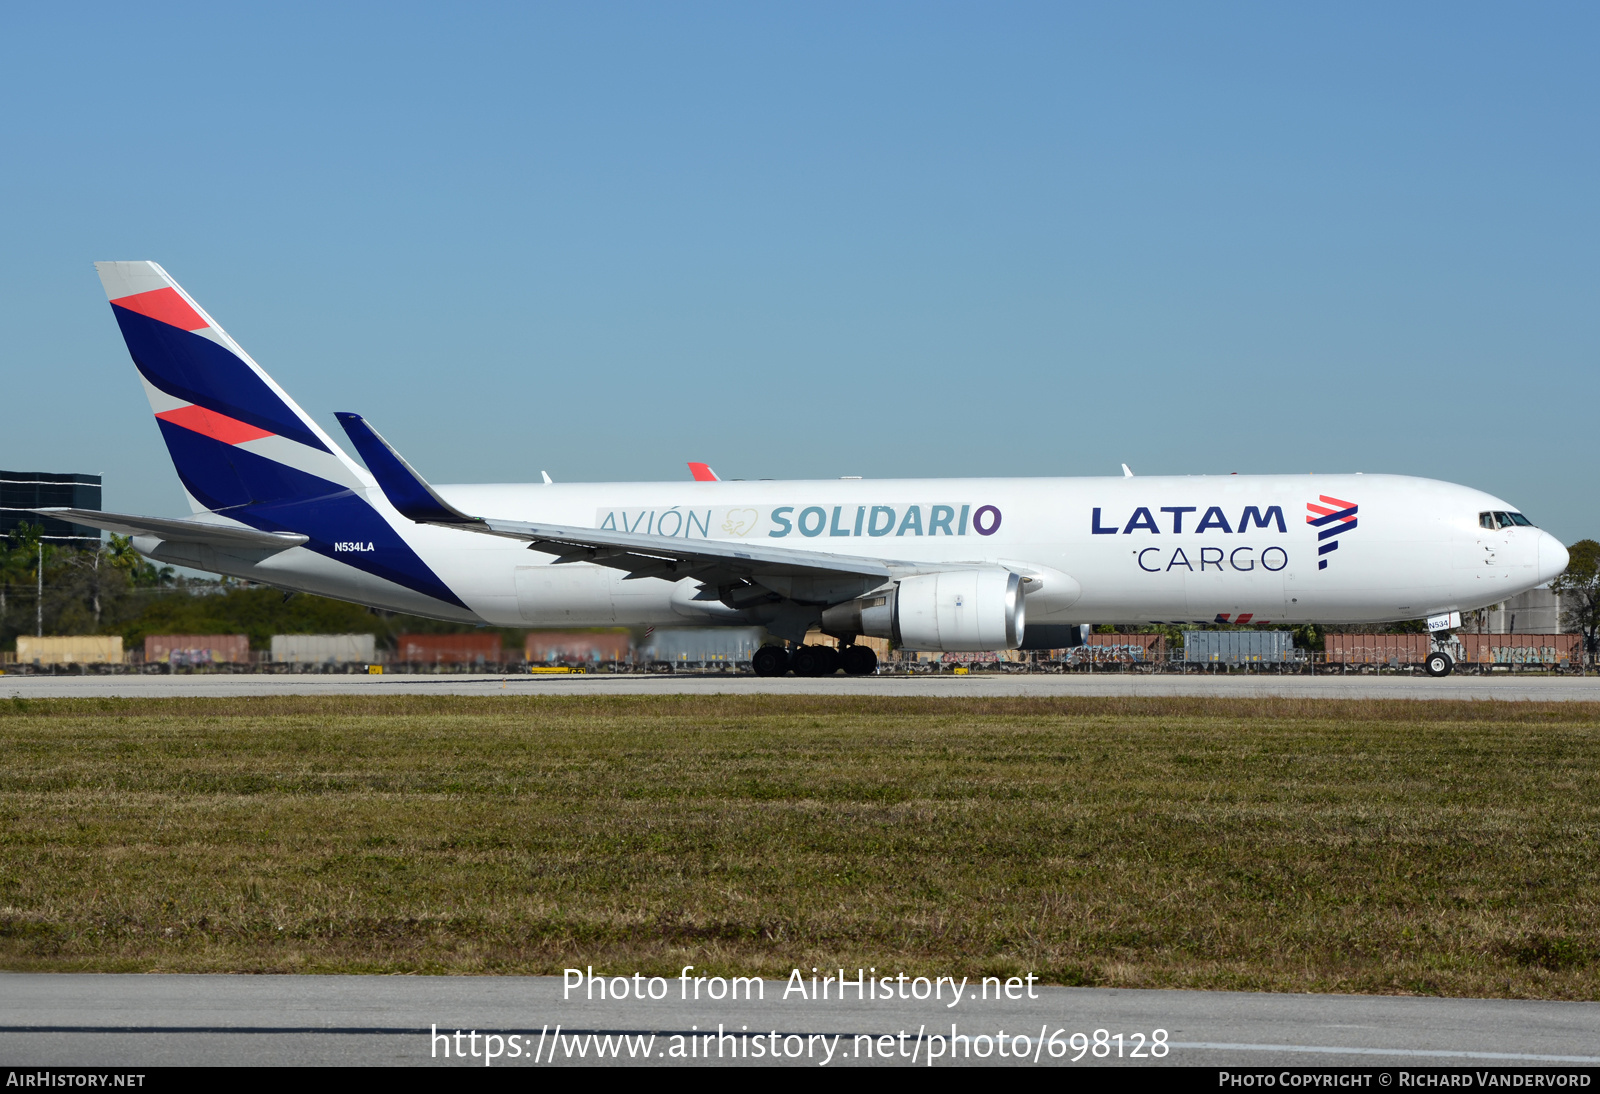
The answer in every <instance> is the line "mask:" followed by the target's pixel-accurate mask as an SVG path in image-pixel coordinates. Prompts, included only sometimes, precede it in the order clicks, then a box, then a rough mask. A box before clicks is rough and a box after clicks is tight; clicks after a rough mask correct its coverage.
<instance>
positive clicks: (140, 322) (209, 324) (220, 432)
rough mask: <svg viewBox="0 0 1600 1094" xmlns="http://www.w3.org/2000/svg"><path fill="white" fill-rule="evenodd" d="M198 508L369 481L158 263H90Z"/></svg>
mask: <svg viewBox="0 0 1600 1094" xmlns="http://www.w3.org/2000/svg"><path fill="white" fill-rule="evenodd" d="M95 269H96V270H97V271H98V272H99V274H100V281H101V284H103V285H104V286H105V290H106V296H107V298H109V299H110V301H111V311H112V313H113V314H114V315H115V316H116V319H117V325H118V326H119V327H120V328H121V329H122V337H123V340H124V341H125V342H126V343H127V345H128V353H129V354H130V355H131V356H132V358H133V363H134V365H135V367H137V368H138V370H139V375H140V378H141V379H142V380H143V382H144V387H145V394H146V395H147V396H148V397H149V399H150V408H151V410H152V411H154V412H155V416H156V422H157V425H158V426H159V427H160V429H161V435H162V438H163V439H164V440H165V441H166V443H167V451H168V453H169V454H170V455H171V456H172V462H173V466H174V467H175V468H176V469H177V472H178V477H179V478H180V479H181V480H182V481H183V486H184V489H185V490H187V491H188V494H189V498H190V504H191V506H192V508H193V509H194V511H195V512H197V513H198V512H207V511H210V512H217V511H226V510H230V509H238V508H240V507H246V506H259V505H268V504H279V503H283V502H295V501H306V500H309V499H311V498H315V497H320V496H326V495H329V494H332V493H336V492H339V491H344V490H360V489H364V488H366V487H367V486H368V485H369V484H370V480H369V479H368V478H367V477H366V475H365V473H364V472H363V471H362V470H361V468H360V467H359V466H358V465H357V464H356V463H355V462H354V461H353V460H351V459H350V457H349V456H348V455H346V454H345V453H344V452H343V451H341V450H340V449H339V447H338V445H336V444H334V443H333V441H332V439H331V438H329V437H328V435H327V434H326V433H325V432H323V430H322V429H321V428H320V427H318V426H317V424H316V422H314V421H312V419H311V417H310V416H309V415H307V414H306V412H305V411H303V410H301V409H300V407H299V406H298V405H296V404H295V402H294V400H293V399H291V398H290V397H289V395H288V393H287V392H285V391H284V390H283V389H282V388H281V387H279V386H278V385H277V383H276V382H275V381H274V380H273V379H272V377H270V376H268V375H267V374H266V372H265V371H264V370H263V369H262V368H261V366H260V365H258V364H256V363H255V361H253V360H252V359H251V358H250V355H249V354H247V353H246V352H245V351H244V349H243V348H242V347H240V345H239V344H238V343H237V342H235V341H234V340H233V339H232V338H231V337H230V336H229V335H228V333H227V332H226V331H224V330H223V329H222V327H221V326H220V325H219V324H218V323H217V322H216V321H215V320H214V319H212V318H211V316H210V315H208V314H207V313H206V311H205V309H203V308H202V307H200V305H199V304H198V303H196V302H195V300H194V298H193V297H191V296H190V295H189V294H188V293H186V292H184V291H183V288H182V286H180V285H179V284H178V283H177V282H176V281H174V280H173V279H172V277H171V275H169V274H168V273H167V271H165V270H163V269H162V268H161V267H160V266H159V265H157V264H156V263H154V262H96V263H95Z"/></svg>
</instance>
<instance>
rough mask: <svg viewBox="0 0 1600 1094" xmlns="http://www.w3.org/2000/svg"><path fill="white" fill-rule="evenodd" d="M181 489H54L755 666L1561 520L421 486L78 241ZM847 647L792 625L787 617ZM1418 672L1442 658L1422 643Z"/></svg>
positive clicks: (1075, 484) (391, 605)
mask: <svg viewBox="0 0 1600 1094" xmlns="http://www.w3.org/2000/svg"><path fill="white" fill-rule="evenodd" d="M96 265H97V268H98V270H99V272H100V278H101V281H102V282H103V283H104V285H105V289H106V293H107V295H108V296H109V297H110V299H111V307H112V312H113V313H114V314H115V316H116V319H117V323H118V324H119V325H120V327H121V328H122V334H123V337H124V338H125V340H126V341H127V344H128V351H129V353H130V354H131V355H132V357H133V361H134V364H135V365H136V366H137V367H138V370H139V374H140V377H141V378H142V380H143V383H144V388H145V393H146V394H147V395H148V396H149V398H150V405H151V408H152V409H153V410H154V411H155V416H156V424H157V426H158V427H159V428H160V429H161V433H162V436H163V438H164V439H165V440H166V443H167V449H168V451H169V452H170V453H171V455H172V461H173V463H174V465H175V466H176V468H177V471H178V477H179V478H180V479H181V480H182V482H183V486H184V489H185V491H186V492H187V494H188V497H189V503H190V506H191V507H192V509H193V515H192V516H191V517H189V518H184V519H168V518H155V517H140V516H128V515H120V514H113V513H100V512H92V511H87V510H76V509H56V510H51V511H50V512H53V513H55V514H57V515H60V516H64V517H68V518H70V519H72V520H74V521H76V522H78V523H81V524H87V525H91V526H96V527H100V528H105V529H109V530H111V531H115V532H119V533H123V534H127V535H132V536H135V537H136V538H135V541H134V542H135V544H136V545H137V547H138V549H139V550H141V551H143V552H144V553H145V554H147V555H149V556H150V557H152V558H155V559H158V560H160V561H163V562H170V563H176V564H180V565H184V566H191V567H195V568H197V569H201V570H208V571H211V572H214V573H219V574H228V575H231V576H234V577H240V578H247V579H249V580H251V581H258V582H265V583H269V584H272V585H276V586H280V587H283V588H286V589H296V590H303V591H305V592H310V593H317V594H321V595H324V596H331V597H338V598H340V599H343V600H350V601H355V602H356V603H360V604H366V605H370V606H373V607H378V608H386V609H391V610H394V611H400V612H412V613H415V614H418V615H426V616H433V617H436V618H439V619H448V620H458V621H462V622H470V623H483V624H489V625H493V626H558V627H569V626H572V627H576V626H607V625H616V624H626V625H649V624H666V623H671V624H677V625H704V626H729V625H740V626H750V625H759V626H762V627H765V628H766V629H767V631H768V632H769V633H771V634H772V635H774V636H776V637H777V638H779V639H782V640H784V641H786V642H788V643H789V644H790V648H788V649H786V648H785V647H783V646H780V645H772V646H768V647H765V648H763V650H762V651H761V653H760V654H759V655H758V656H757V658H756V661H755V668H756V670H757V671H758V672H760V673H762V674H764V675H777V674H781V673H783V672H786V671H789V670H790V669H793V670H794V671H795V672H797V673H800V674H802V675H819V674H827V673H832V672H835V671H837V670H838V669H840V668H843V669H844V671H846V672H848V673H868V672H871V671H873V670H874V668H875V667H876V661H875V657H874V655H873V653H872V651H871V650H870V649H869V648H868V647H867V646H865V645H861V644H857V643H856V642H855V639H856V638H857V637H858V636H863V635H866V636H875V637H881V638H889V639H892V640H893V641H894V642H895V643H896V644H897V645H899V646H901V647H903V648H907V649H917V650H993V649H1014V648H1019V647H1020V648H1023V649H1050V648H1059V647H1063V646H1070V645H1075V644H1077V643H1078V642H1079V640H1080V639H1079V635H1080V625H1082V624H1088V623H1129V624H1144V623H1269V622H1270V623H1280V624H1290V623H1356V622H1379V621H1385V620H1401V619H1416V618H1421V617H1429V619H1430V627H1431V628H1432V629H1434V630H1435V631H1436V634H1437V636H1438V637H1440V638H1441V639H1443V638H1446V637H1448V631H1449V629H1450V628H1451V627H1452V626H1459V625H1460V616H1459V614H1458V613H1460V612H1461V611H1465V610H1468V609H1472V608H1477V607H1481V606H1484V605H1487V604H1492V603H1495V602H1497V601H1501V600H1504V599H1506V598H1507V597H1509V596H1512V595H1514V594H1516V593H1519V592H1522V591H1523V590H1526V589H1531V588H1533V587H1534V586H1536V585H1540V584H1542V583H1544V582H1546V581H1549V580H1550V579H1552V578H1554V577H1556V576H1557V575H1559V574H1560V573H1561V571H1562V570H1563V569H1564V568H1565V567H1566V565H1567V552H1566V549H1565V548H1563V547H1562V545H1561V543H1560V541H1558V540H1557V539H1555V538H1554V537H1553V536H1550V535H1549V534H1547V533H1545V532H1542V531H1540V530H1539V529H1538V528H1536V527H1534V526H1533V525H1532V524H1531V523H1530V522H1529V521H1528V520H1527V518H1525V517H1524V516H1522V514H1521V513H1519V512H1518V511H1517V510H1516V508H1515V506H1512V505H1511V504H1509V503H1507V502H1505V501H1502V500H1500V499H1499V498H1496V497H1492V496H1490V495H1488V494H1485V493H1483V492H1482V491H1479V490H1474V489H1472V488H1470V487H1466V486H1456V485H1453V484H1451V483H1446V482H1438V481H1435V480H1431V479H1418V478H1409V477H1404V476H1399V475H1359V474H1358V475H1287V474H1285V475H1229V476H1216V477H1211V476H1186V477H1159V476H1149V477H1144V476H1139V477H1135V476H1133V474H1132V473H1131V472H1126V473H1125V474H1123V475H1122V476H1119V477H1115V478H1056V479H1050V478H1015V479H999V478H988V479H877V480H873V479H850V480H821V481H792V482H779V481H761V482H740V481H719V480H717V479H716V478H715V477H714V475H712V474H711V473H710V472H709V469H707V472H706V474H705V475H704V476H703V479H702V476H701V474H700V472H699V471H698V469H696V477H697V479H702V481H695V482H659V483H654V482H634V483H549V482H545V483H530V484H518V485H493V486H443V485H441V486H430V485H429V484H428V483H427V482H426V481H424V479H423V478H422V476H420V475H419V474H417V473H416V471H414V470H413V469H412V468H411V466H410V465H409V464H407V463H406V461H405V460H404V459H402V458H401V457H400V455H399V454H398V453H397V452H395V450H394V449H393V448H391V447H390V446H389V445H388V444H387V443H386V442H385V441H384V440H383V438H382V437H380V436H379V435H378V433H377V431H376V430H374V429H373V428H372V426H371V425H370V424H368V423H367V422H366V421H365V420H364V419H363V418H362V417H360V416H359V415H356V414H339V415H338V419H339V422H340V424H341V425H342V426H343V427H344V430H345V432H346V433H347V434H348V435H349V438H350V441H351V442H352V444H353V445H354V447H355V450H356V452H357V453H359V454H360V456H361V458H362V459H363V460H364V461H365V463H366V467H365V468H363V467H362V466H361V465H360V464H358V463H356V461H355V460H354V459H352V458H351V457H350V456H349V455H348V454H346V452H345V451H344V450H343V449H341V448H340V446H339V445H338V444H337V443H335V441H334V440H333V438H331V437H330V436H329V435H328V434H327V433H326V432H324V431H323V430H322V429H321V428H319V427H318V425H317V424H316V422H314V421H313V420H312V419H311V418H310V417H309V416H308V415H307V414H306V413H305V412H304V411H302V410H301V409H300V407H299V406H297V405H296V404H295V402H294V400H292V399H290V398H289V396H288V395H287V394H286V393H285V392H284V391H283V389H282V388H280V387H279V386H278V385H277V384H276V383H275V382H274V381H273V380H272V378H271V377H270V376H268V375H267V374H266V372H265V371H263V370H262V369H261V367H260V366H258V365H257V364H256V363H255V361H253V360H252V359H251V358H250V356H249V355H248V354H247V353H245V351H244V350H243V349H241V348H240V347H239V345H238V343H236V342H235V341H234V340H233V339H232V338H230V337H229V336H228V335H227V334H226V333H225V332H224V331H223V329H222V328H221V327H220V326H218V325H217V323H216V322H215V321H214V320H213V319H212V318H211V317H210V316H209V315H207V314H206V312H205V311H204V310H203V309H202V308H201V307H200V306H199V305H198V304H197V303H195V301H194V300H193V299H192V298H191V297H190V296H189V294H188V293H186V292H184V291H183V289H182V288H180V287H179V286H178V284H177V282H175V281H174V280H173V279H172V278H171V277H169V276H168V275H167V273H166V271H165V270H163V269H162V268H161V267H160V266H158V265H156V264H155V263H154V262H101V263H97V264H96ZM818 628H820V629H821V630H822V631H823V632H824V633H827V634H830V635H833V636H835V637H837V638H838V639H840V646H841V650H840V651H839V652H835V651H834V650H833V649H832V648H829V647H818V646H804V645H801V643H802V642H803V641H804V638H805V635H806V633H807V631H808V630H812V629H818ZM1428 667H1429V671H1431V672H1434V673H1435V674H1436V675H1443V674H1445V673H1448V672H1449V671H1450V668H1451V660H1450V658H1449V656H1448V655H1447V654H1446V653H1445V652H1444V646H1443V643H1442V641H1441V642H1440V643H1436V649H1435V653H1434V655H1433V657H1432V658H1431V659H1430V661H1429V666H1428Z"/></svg>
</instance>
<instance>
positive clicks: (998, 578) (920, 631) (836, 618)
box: [822, 568, 1027, 653]
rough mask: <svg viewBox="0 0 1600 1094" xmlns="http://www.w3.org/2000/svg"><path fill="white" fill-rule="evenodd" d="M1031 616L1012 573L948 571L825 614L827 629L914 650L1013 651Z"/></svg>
mask: <svg viewBox="0 0 1600 1094" xmlns="http://www.w3.org/2000/svg"><path fill="white" fill-rule="evenodd" d="M1026 616H1027V606H1026V604H1025V603H1024V596H1023V591H1022V578H1021V577H1019V576H1018V575H1016V574H1014V573H1012V572H1011V571H1010V570H1003V569H998V568H995V569H974V570H945V571H941V572H939V573H935V574H919V575H917V576H916V577H908V578H904V579H902V580H901V581H899V582H896V583H895V585H894V586H893V587H892V588H889V589H883V590H878V591H876V592H874V593H869V594H868V595H867V596H865V597H862V598H860V599H858V600H853V601H850V602H849V603H846V604H838V605H835V606H834V607H832V608H829V609H828V610H827V611H825V612H823V613H822V629H823V631H824V632H826V633H829V634H846V635H856V634H864V635H869V636H871V637H874V638H889V639H893V641H894V643H895V645H897V646H899V647H901V648H902V649H908V650H932V651H937V652H949V653H955V652H962V651H967V652H971V651H978V650H1009V649H1016V648H1017V647H1018V646H1020V645H1022V636H1023V630H1024V627H1025V625H1026Z"/></svg>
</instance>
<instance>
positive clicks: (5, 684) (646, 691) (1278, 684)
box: [0, 673, 1600, 703]
mask: <svg viewBox="0 0 1600 1094" xmlns="http://www.w3.org/2000/svg"><path fill="white" fill-rule="evenodd" d="M719 693H720V694H732V695H750V694H778V695H941V696H949V695H978V696H984V697H991V696H1000V695H1025V696H1049V695H1118V696H1120V695H1203V696H1236V697H1239V698H1260V697H1264V696H1285V697H1290V698H1318V699H1471V700H1486V699H1496V700H1503V701H1520V700H1530V699H1532V700H1544V701H1547V702H1591V703H1592V702H1600V675H1593V676H1587V677H1580V676H1559V677H1557V676H1521V675H1517V676H1513V675H1509V674H1508V675H1505V676H1449V677H1446V678H1445V679H1443V680H1434V679H1432V678H1430V677H1426V676H1274V675H1272V674H1270V673H1263V674H1261V675H1254V674H1252V675H1232V676H1217V675H1210V674H1199V673H1196V674H1193V675H1188V676H1185V675H1167V674H1162V675H1143V674H1137V673H1127V674H1123V673H1093V674H1088V673H1085V674H1082V675H1078V674H1071V675H1068V674H1059V675H1058V674H1050V673H1037V674H1017V675H1000V674H995V675H972V676H951V675H939V676H868V677H851V676H834V677H829V678H827V679H804V678H800V677H792V676H791V677H781V678H778V679H763V678H761V677H757V676H733V675H723V674H716V673H708V674H705V675H689V674H683V673H679V674H660V675H656V674H647V673H640V674H637V675H634V674H620V675H613V674H610V673H595V674H592V675H573V676H528V675H510V676H477V675H467V674H460V673H446V674H441V675H431V674H430V675H420V674H419V675H414V676H412V675H386V676H365V675H362V676H355V675H349V676H346V675H331V674H318V673H311V674H305V675H293V676H278V675H269V674H261V675H254V674H242V673H241V674H238V675H234V674H222V673H218V674H209V673H195V674H188V675H186V674H181V673H180V674H177V675H172V676H91V675H83V676H67V675H62V676H16V675H5V676H0V698H9V697H11V696H13V695H20V696H24V697H36V698H47V697H74V696H84V697H103V696H113V695H122V696H165V695H195V696H200V695H210V696H238V695H403V694H411V695H418V694H421V695H502V694H504V695H712V694H719Z"/></svg>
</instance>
